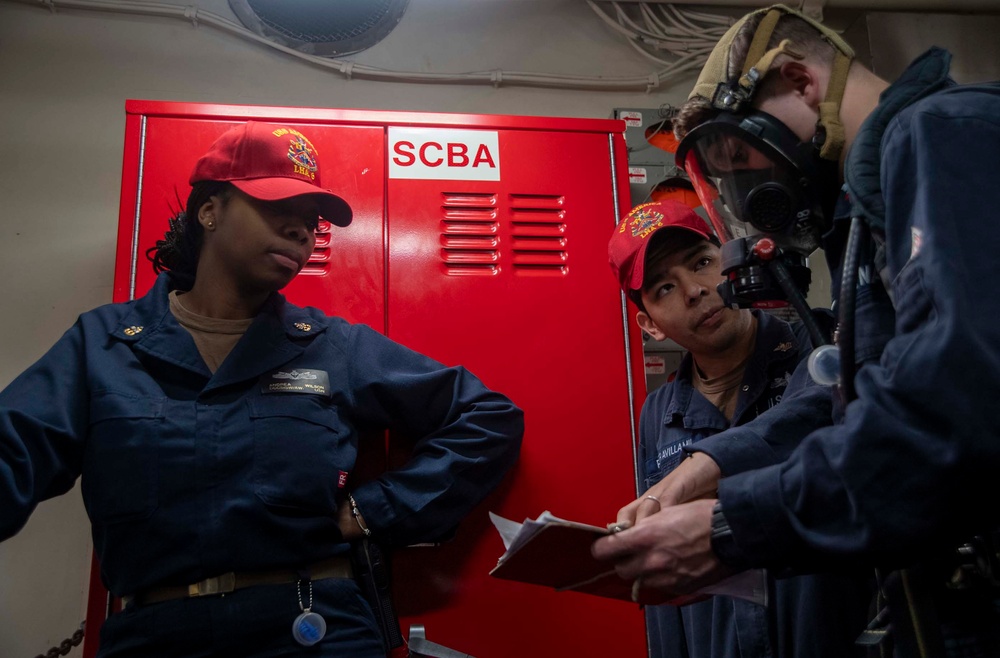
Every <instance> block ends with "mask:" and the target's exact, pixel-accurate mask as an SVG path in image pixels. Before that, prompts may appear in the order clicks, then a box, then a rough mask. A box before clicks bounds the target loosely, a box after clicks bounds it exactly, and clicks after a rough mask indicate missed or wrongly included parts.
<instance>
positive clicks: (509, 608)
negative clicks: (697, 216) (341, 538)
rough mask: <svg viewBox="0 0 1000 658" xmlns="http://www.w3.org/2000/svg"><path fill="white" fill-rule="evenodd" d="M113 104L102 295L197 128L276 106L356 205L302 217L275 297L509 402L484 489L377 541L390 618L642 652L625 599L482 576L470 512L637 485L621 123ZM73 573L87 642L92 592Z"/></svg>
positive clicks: (140, 265) (156, 218) (507, 652)
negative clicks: (619, 244) (424, 531)
mask: <svg viewBox="0 0 1000 658" xmlns="http://www.w3.org/2000/svg"><path fill="white" fill-rule="evenodd" d="M126 112H127V122H126V135H125V153H124V166H123V175H122V196H121V214H120V224H119V234H118V248H117V261H116V266H115V287H114V298H115V301H126V300H128V299H131V298H133V297H136V296H139V295H140V294H142V293H143V292H145V291H146V290H147V289H148V288H149V287H150V286H151V284H152V283H153V280H154V276H153V272H152V268H151V267H150V265H149V263H148V261H147V260H146V258H145V256H144V254H145V251H146V249H148V248H149V247H150V246H152V245H153V244H154V242H155V241H156V240H157V239H159V238H161V237H162V235H163V233H164V231H165V229H166V225H167V219H168V218H169V216H170V215H172V214H173V213H174V212H175V211H176V210H177V209H178V207H179V206H180V204H181V203H182V202H183V200H184V199H186V197H187V192H188V190H189V187H188V185H187V177H188V175H189V173H190V169H191V167H192V164H193V162H194V161H195V159H196V158H197V157H198V156H199V155H200V154H201V153H203V152H204V151H205V150H207V148H208V146H209V145H210V144H211V143H212V142H213V141H214V140H215V138H216V137H218V136H219V135H220V134H221V133H222V132H223V131H225V130H226V129H227V128H229V127H230V126H232V125H233V124H234V123H237V122H239V121H244V120H247V119H251V118H255V119H261V120H266V121H272V122H277V123H284V124H288V125H292V126H295V127H299V128H301V129H302V130H303V131H304V132H305V133H306V134H307V135H308V136H309V138H310V139H311V140H312V142H313V144H314V145H315V147H316V148H317V150H318V152H319V154H320V162H321V164H322V166H323V167H324V171H323V181H324V184H325V185H326V186H327V187H330V188H331V189H334V190H335V191H336V192H337V193H338V194H339V195H341V196H342V197H343V198H345V199H346V200H347V201H348V202H349V203H350V204H351V207H352V208H353V209H354V221H353V223H352V224H351V225H350V226H349V227H347V228H337V227H331V226H329V225H321V227H320V231H319V235H318V239H317V243H316V251H315V253H314V255H313V258H312V259H311V260H310V262H309V265H308V266H307V267H306V268H305V269H304V270H303V272H302V273H301V274H300V275H299V276H298V277H296V279H295V280H294V281H293V282H292V284H291V285H290V286H289V287H288V288H287V289H286V290H285V291H284V292H285V294H286V295H287V296H288V298H289V299H290V300H291V301H293V302H295V303H297V304H303V305H306V304H308V305H313V306H317V307H319V308H322V309H323V310H325V311H326V312H328V313H330V314H334V315H339V316H341V317H344V318H346V319H347V320H349V321H352V322H359V323H365V324H368V325H370V326H371V327H373V328H375V329H377V330H379V331H382V332H384V333H385V334H387V335H388V336H389V337H391V338H393V339H394V340H396V341H398V342H401V343H403V344H405V345H407V346H409V347H411V348H413V349H416V350H418V351H421V352H423V353H425V354H428V355H430V356H432V357H434V358H435V359H438V360H439V361H442V362H444V363H446V364H462V365H465V366H466V367H468V368H469V369H470V370H471V371H472V372H474V373H476V374H477V375H478V376H479V377H480V378H482V379H483V381H484V382H485V383H486V384H487V385H488V386H490V387H492V388H494V389H496V390H499V391H502V392H503V393H505V394H507V395H508V396H510V397H511V398H512V399H513V400H514V402H515V403H516V404H518V405H519V406H521V407H522V408H523V409H524V411H525V421H526V433H525V438H524V444H523V448H522V453H521V459H520V461H519V463H518V465H517V466H516V467H515V469H514V471H513V472H512V473H511V475H510V476H508V478H507V479H506V480H505V482H504V484H503V485H502V486H501V488H500V490H498V491H496V492H495V493H494V494H493V495H491V496H490V497H489V498H488V499H487V500H486V501H485V502H484V503H483V504H482V505H480V506H479V507H478V508H477V509H476V510H475V511H474V512H473V513H472V514H471V515H470V516H469V517H468V518H467V519H466V520H465V521H464V522H463V524H462V525H461V526H460V527H459V529H458V531H457V533H456V536H455V538H454V539H453V540H452V541H449V542H446V543H444V544H441V545H438V546H431V547H409V548H405V549H401V550H397V551H395V552H394V554H393V580H394V594H395V597H396V604H397V607H398V611H399V613H400V622H401V626H402V628H403V632H404V636H405V635H406V634H407V632H408V629H409V627H410V625H411V624H414V625H415V624H419V625H422V626H424V628H425V631H426V637H427V639H428V640H430V641H431V642H435V643H438V644H442V645H445V646H447V647H449V648H451V649H454V650H457V651H461V652H463V653H468V654H471V655H472V656H475V657H476V658H502V657H509V656H527V657H531V656H557V655H558V656H578V657H583V656H594V657H598V656H600V657H602V658H604V657H607V656H616V657H618V656H622V657H629V656H636V657H638V656H645V655H646V642H645V633H644V628H643V620H642V613H641V611H640V610H639V609H638V607H637V606H633V605H630V604H628V603H623V602H620V601H610V600H605V599H602V598H598V597H593V596H588V595H584V594H577V593H557V592H554V591H550V590H547V589H545V588H541V587H535V586H529V585H523V584H520V583H514V582H510V581H504V580H498V579H495V578H491V577H490V576H489V575H488V573H489V571H490V569H491V568H492V567H493V566H494V565H495V564H496V559H497V558H498V557H499V556H500V554H501V553H502V552H503V544H502V542H501V540H500V537H499V535H497V533H496V532H495V530H494V529H493V528H492V526H491V524H490V522H489V519H488V515H487V512H488V511H494V512H496V513H498V514H500V515H501V516H505V517H507V518H512V519H515V520H521V519H523V518H525V517H529V516H530V517H534V516H536V515H538V514H539V513H541V512H542V511H543V510H545V509H548V510H551V511H552V512H553V513H554V514H556V515H557V516H561V517H564V518H570V519H574V520H579V521H585V522H590V523H594V524H603V523H606V522H608V521H611V520H613V519H614V516H615V513H616V511H617V509H618V508H619V507H620V506H621V505H622V504H624V503H625V502H627V501H628V500H630V499H631V498H632V497H633V496H634V493H635V469H634V455H633V450H634V444H635V440H634V436H635V434H634V430H635V425H636V423H635V421H636V418H637V413H638V408H639V406H640V405H641V402H642V397H643V395H644V391H645V385H644V382H643V369H642V351H641V344H640V341H639V337H638V332H636V331H632V332H631V333H630V332H629V331H628V323H629V318H628V317H626V316H625V306H624V305H623V300H622V295H621V292H620V291H619V289H618V288H617V286H616V283H615V280H614V277H613V276H612V275H611V273H610V271H609V268H608V265H607V241H608V238H609V237H610V234H611V232H612V230H613V228H614V225H615V223H616V222H617V220H618V219H619V218H620V217H621V216H623V215H624V213H625V212H627V210H628V177H627V168H626V159H625V157H626V154H625V144H624V140H623V137H622V131H623V130H624V124H622V122H619V121H611V120H589V119H552V118H540V117H511V116H482V115H458V114H424V113H409V112H407V113H403V112H381V111H379V112H371V111H356V110H325V109H302V108H278V107H246V106H222V105H204V104H182V103H164V102H148V101H128V102H127V104H126ZM374 447H375V453H376V454H377V455H379V457H380V460H381V464H385V463H386V461H388V463H389V464H390V467H391V463H392V462H394V461H395V460H396V459H403V458H405V454H406V446H405V444H403V443H402V442H401V441H399V440H396V439H395V437H394V436H393V435H392V434H389V436H388V437H387V439H386V441H385V442H384V445H383V444H382V442H379V441H376V442H375V445H374ZM92 582H93V583H94V586H93V587H92V590H93V591H92V593H91V598H90V607H89V610H88V624H87V630H88V633H87V644H86V646H85V652H84V655H85V656H93V655H94V652H95V651H96V648H97V631H98V627H99V625H100V620H101V619H103V616H104V611H105V609H106V593H105V592H103V591H102V589H101V588H100V585H99V582H98V579H97V578H96V577H94V578H92Z"/></svg>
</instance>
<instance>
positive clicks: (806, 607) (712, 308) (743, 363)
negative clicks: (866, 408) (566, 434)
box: [608, 201, 871, 658]
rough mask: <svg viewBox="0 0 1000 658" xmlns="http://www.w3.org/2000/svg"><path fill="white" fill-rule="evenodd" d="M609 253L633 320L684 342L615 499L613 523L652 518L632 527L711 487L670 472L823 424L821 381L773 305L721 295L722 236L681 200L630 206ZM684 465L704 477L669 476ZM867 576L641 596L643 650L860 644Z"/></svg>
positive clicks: (740, 458) (759, 455)
mask: <svg viewBox="0 0 1000 658" xmlns="http://www.w3.org/2000/svg"><path fill="white" fill-rule="evenodd" d="M608 253H609V257H610V261H611V269H612V271H613V272H614V273H615V276H616V277H617V278H618V282H619V284H620V285H621V287H622V289H623V290H624V291H625V293H626V294H627V295H629V297H630V298H631V299H632V301H633V302H635V304H636V305H637V306H638V307H639V312H638V313H637V314H636V321H637V322H638V324H639V326H640V327H642V329H643V330H644V331H645V332H646V333H648V334H649V335H650V336H651V337H652V338H654V339H656V340H664V339H671V340H673V341H674V342H676V343H678V344H679V345H680V346H681V347H683V348H685V349H686V350H688V354H687V355H686V356H685V357H684V360H683V361H682V362H681V365H680V366H679V367H678V369H677V372H676V373H675V375H674V377H673V379H672V380H671V381H669V382H668V383H666V384H665V385H663V386H661V387H660V388H658V389H657V390H655V391H653V392H651V393H650V395H649V397H648V398H647V399H646V402H645V403H644V404H643V408H642V416H641V419H640V446H639V470H640V473H641V475H642V478H643V481H644V486H645V487H646V488H647V490H646V491H645V493H644V494H643V495H641V496H640V497H639V498H638V499H637V500H635V501H633V502H632V503H629V504H628V505H626V506H625V507H624V508H622V509H621V511H620V512H619V513H618V519H617V523H618V525H620V526H631V525H634V524H635V523H636V521H637V520H639V519H644V518H646V517H650V518H646V521H644V523H643V524H642V526H640V527H648V526H653V525H656V520H657V517H658V514H657V513H658V512H659V511H660V510H661V506H662V507H666V506H668V505H671V504H673V503H674V502H676V501H677V500H678V499H681V498H683V499H691V498H697V497H703V496H710V495H714V491H697V492H695V491H686V490H685V491H679V490H678V487H677V486H676V485H677V483H678V482H680V483H684V482H692V481H694V482H706V481H710V482H717V481H718V479H719V477H720V476H721V475H724V474H725V473H727V472H729V471H735V470H739V469H740V468H742V467H743V466H744V465H745V464H747V463H753V462H755V461H759V460H770V459H773V458H775V453H776V452H778V453H780V452H782V451H790V450H791V447H792V446H791V445H789V446H781V445H769V444H766V443H765V442H764V441H763V440H762V439H761V438H760V437H762V436H765V435H767V436H781V437H784V439H785V441H786V442H787V443H789V444H792V443H795V442H797V440H798V438H801V437H803V436H805V435H806V434H807V433H808V432H809V431H811V430H812V429H814V428H815V427H817V426H820V425H822V424H824V423H827V422H829V420H828V419H829V417H830V392H829V389H826V388H824V387H819V386H814V385H811V382H806V381H805V380H806V379H807V377H806V374H805V372H804V369H803V371H797V367H798V365H799V363H800V362H801V361H802V360H803V359H804V358H805V356H806V355H807V354H808V353H809V349H810V343H809V339H808V336H807V335H806V333H805V332H804V331H801V330H798V331H797V329H798V327H797V326H796V325H789V324H788V323H786V322H784V321H782V320H780V319H778V318H775V317H773V316H771V315H767V314H765V313H761V312H759V311H756V310H755V311H750V310H746V309H743V310H736V309H731V308H728V307H726V306H724V305H723V302H722V298H721V297H720V295H719V293H718V292H717V291H716V287H717V286H718V285H719V284H720V283H722V281H723V276H722V274H721V268H720V249H719V241H718V240H717V239H716V237H715V235H714V234H713V233H712V231H711V229H710V228H709V226H708V224H707V223H706V221H705V220H703V219H702V218H701V217H700V216H699V215H698V214H696V213H695V212H694V211H693V210H692V209H691V208H689V207H688V206H686V205H684V204H682V203H679V202H677V201H659V202H654V203H646V204H642V205H640V206H637V207H636V208H634V209H633V210H632V211H631V212H630V213H629V214H628V215H627V216H626V217H625V219H624V220H623V221H622V222H621V224H619V226H618V228H617V229H616V230H615V232H614V234H613V235H612V237H611V241H610V243H609V245H608ZM786 388H787V391H786ZM793 391H794V392H793ZM786 397H787V398H788V399H787V400H786V401H785V402H783V403H782V404H781V405H778V402H779V401H782V399H783V398H786ZM776 405H778V406H776ZM772 407H774V409H773V410H772V411H770V412H769V413H764V412H765V411H768V410H770V409H772ZM761 428H767V430H768V434H765V433H764V432H762V431H760V430H761ZM725 430H728V431H725ZM692 471H696V472H699V471H707V472H708V473H709V477H700V478H690V477H685V478H679V477H671V474H672V473H675V474H678V475H679V474H680V472H685V473H690V472H692ZM868 581H869V578H868V577H867V575H865V576H864V577H849V576H844V575H842V576H837V577H831V576H805V577H798V578H790V579H785V580H776V579H769V580H768V582H767V589H768V590H769V592H770V594H771V598H770V600H769V601H768V602H767V603H766V604H765V605H760V604H758V603H754V602H750V601H747V600H741V599H736V598H729V597H724V596H716V597H713V598H710V599H708V600H701V601H699V602H697V603H693V604H690V605H685V606H683V607H675V606H672V605H661V606H648V607H647V608H646V621H647V624H646V626H647V629H648V633H649V639H650V642H649V645H650V649H651V653H650V655H651V657H652V658H659V657H663V658H667V657H668V656H673V657H676V656H688V657H689V658H735V657H737V656H744V657H745V656H774V657H775V658H778V657H781V656H787V657H789V658H792V657H795V658H800V657H803V656H829V657H830V658H834V657H836V658H840V657H841V656H851V655H855V654H858V652H857V651H856V650H854V649H853V646H852V645H853V641H854V638H855V637H857V635H858V633H860V632H861V630H862V629H863V628H864V626H865V623H866V621H867V609H868V601H869V600H870V591H871V590H870V585H869V582H868ZM639 591H640V590H639V588H636V592H637V593H639ZM702 598H704V597H702ZM690 600H691V599H690V598H688V599H685V601H690ZM680 602H681V601H675V603H680ZM806 619H808V620H815V619H824V620H826V622H825V624H824V626H823V629H821V630H817V628H816V625H815V624H813V623H811V621H810V623H803V621H801V620H806Z"/></svg>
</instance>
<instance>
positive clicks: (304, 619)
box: [292, 611, 326, 647]
mask: <svg viewBox="0 0 1000 658" xmlns="http://www.w3.org/2000/svg"><path fill="white" fill-rule="evenodd" d="M324 635H326V620H325V619H323V617H321V616H320V615H318V614H316V613H315V612H309V611H306V612H303V613H302V614H301V615H299V616H298V617H296V618H295V621H294V622H292V637H294V638H295V641H296V642H298V643H299V644H301V645H302V646H304V647H311V646H312V645H314V644H316V643H317V642H319V641H320V640H322V639H323V636H324Z"/></svg>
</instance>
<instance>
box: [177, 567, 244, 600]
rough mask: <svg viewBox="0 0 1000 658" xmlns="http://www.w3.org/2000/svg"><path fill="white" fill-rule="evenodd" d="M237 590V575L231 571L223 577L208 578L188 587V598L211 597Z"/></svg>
mask: <svg viewBox="0 0 1000 658" xmlns="http://www.w3.org/2000/svg"><path fill="white" fill-rule="evenodd" d="M235 589H236V574H235V573H233V572H232V571H230V572H229V573H224V574H222V575H221V576H215V577H214V578H206V579H205V580H203V581H201V582H198V583H194V584H193V585H188V596H211V595H213V594H227V593H229V592H232V591H233V590H235Z"/></svg>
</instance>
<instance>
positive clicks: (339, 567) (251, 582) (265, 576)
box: [122, 555, 354, 607]
mask: <svg viewBox="0 0 1000 658" xmlns="http://www.w3.org/2000/svg"><path fill="white" fill-rule="evenodd" d="M301 574H308V577H309V579H310V580H324V579H326V578H353V577H354V569H353V568H352V567H351V561H350V559H349V558H347V557H345V556H340V555H338V556H334V557H331V558H327V559H325V560H321V561H319V562H316V563H315V564H311V565H309V566H308V567H306V568H305V569H302V570H295V569H278V570H274V571H257V572H252V573H234V572H232V571H230V572H229V573H224V574H222V575H221V576H214V577H212V578H206V579H205V580H202V581H199V582H197V583H192V584H190V585H168V586H165V587H153V588H151V589H147V590H143V591H141V592H137V593H136V594H133V595H128V596H123V597H122V606H123V607H128V606H129V605H131V604H133V603H137V604H139V605H149V604H150V603H161V602H163V601H170V600H173V599H186V598H190V597H195V596H214V595H218V594H228V593H229V592H234V591H236V590H238V589H243V588H245V587H254V586H257V585H285V584H288V583H295V582H298V581H299V580H302V576H301Z"/></svg>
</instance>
